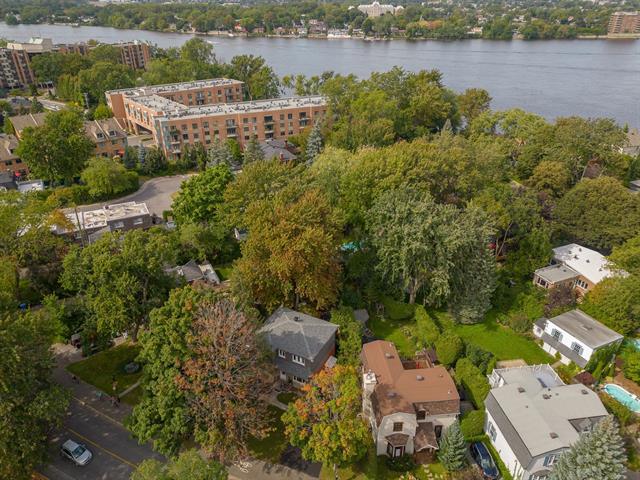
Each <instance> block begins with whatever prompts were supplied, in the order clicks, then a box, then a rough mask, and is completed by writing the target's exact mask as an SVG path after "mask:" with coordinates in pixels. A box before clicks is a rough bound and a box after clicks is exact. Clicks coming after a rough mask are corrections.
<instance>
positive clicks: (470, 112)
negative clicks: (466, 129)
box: [458, 88, 492, 125]
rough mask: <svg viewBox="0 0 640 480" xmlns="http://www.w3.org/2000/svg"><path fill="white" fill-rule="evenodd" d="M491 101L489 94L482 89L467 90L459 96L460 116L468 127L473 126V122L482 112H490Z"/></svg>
mask: <svg viewBox="0 0 640 480" xmlns="http://www.w3.org/2000/svg"><path fill="white" fill-rule="evenodd" d="M491 100H492V98H491V95H489V92H487V91H486V90H484V89H482V88H467V89H466V90H465V91H464V93H461V94H460V95H458V108H459V109H460V115H461V116H462V118H464V120H465V121H466V123H467V125H471V122H473V120H474V119H475V118H476V117H477V116H478V115H480V114H481V113H482V112H486V111H487V110H489V106H490V105H491Z"/></svg>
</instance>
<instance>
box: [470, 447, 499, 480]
mask: <svg viewBox="0 0 640 480" xmlns="http://www.w3.org/2000/svg"><path fill="white" fill-rule="evenodd" d="M471 455H472V456H473V459H474V460H475V461H476V463H477V464H478V466H479V467H480V470H482V475H484V477H485V478H488V479H490V480H496V479H497V478H498V477H499V472H498V467H496V463H495V462H494V461H493V458H491V454H490V453H489V450H487V447H486V445H485V444H484V443H482V442H474V443H472V444H471Z"/></svg>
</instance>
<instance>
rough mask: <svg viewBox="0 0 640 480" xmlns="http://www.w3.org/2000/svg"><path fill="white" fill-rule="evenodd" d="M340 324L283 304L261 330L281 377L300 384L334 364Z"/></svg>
mask: <svg viewBox="0 0 640 480" xmlns="http://www.w3.org/2000/svg"><path fill="white" fill-rule="evenodd" d="M337 331H338V326H337V325H335V324H333V323H331V322H327V321H325V320H321V319H320V318H316V317H312V316H311V315H307V314H306V313H301V312H296V311H295V310H291V309H290V308H284V307H280V308H279V309H278V310H276V311H275V312H273V314H272V315H271V316H270V317H269V318H268V319H267V321H266V322H265V324H264V326H263V327H262V328H261V329H260V333H262V334H263V335H264V337H265V340H266V341H267V343H268V345H269V346H270V348H271V350H272V351H273V353H274V361H275V364H276V367H277V368H278V371H279V374H280V380H283V381H287V382H288V381H290V382H292V383H293V384H294V385H297V386H300V385H303V384H305V383H307V381H308V380H309V378H310V377H311V376H312V375H313V374H315V373H317V372H318V371H320V370H321V369H322V368H323V367H324V366H325V364H327V366H331V365H333V364H334V363H335V362H334V361H333V359H334V357H333V355H334V353H335V350H336V332H337Z"/></svg>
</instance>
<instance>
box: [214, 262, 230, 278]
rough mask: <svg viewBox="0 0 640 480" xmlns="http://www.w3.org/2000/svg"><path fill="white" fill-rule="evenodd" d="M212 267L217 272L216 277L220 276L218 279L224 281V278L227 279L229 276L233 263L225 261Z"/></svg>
mask: <svg viewBox="0 0 640 480" xmlns="http://www.w3.org/2000/svg"><path fill="white" fill-rule="evenodd" d="M214 269H215V271H216V273H217V274H218V277H220V280H221V281H222V282H224V281H225V280H229V278H231V273H232V272H233V264H232V263H225V264H222V265H217V266H215V267H214Z"/></svg>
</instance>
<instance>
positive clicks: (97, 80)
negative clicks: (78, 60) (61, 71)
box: [78, 61, 135, 105]
mask: <svg viewBox="0 0 640 480" xmlns="http://www.w3.org/2000/svg"><path fill="white" fill-rule="evenodd" d="M78 79H79V82H80V90H81V91H82V93H87V94H88V95H89V100H90V102H91V104H92V105H97V104H99V103H104V102H105V98H104V92H106V91H107V90H115V89H118V88H128V87H133V86H134V85H135V74H134V71H133V70H132V69H131V68H129V67H127V66H125V65H120V64H113V63H109V62H103V61H101V62H96V63H94V64H93V65H92V66H91V68H88V69H86V70H80V72H78Z"/></svg>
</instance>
